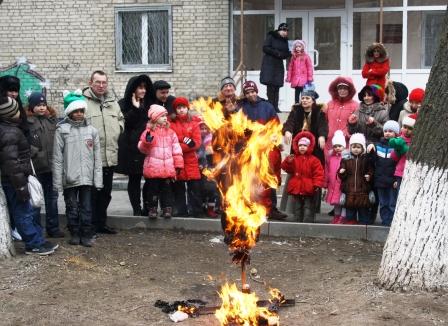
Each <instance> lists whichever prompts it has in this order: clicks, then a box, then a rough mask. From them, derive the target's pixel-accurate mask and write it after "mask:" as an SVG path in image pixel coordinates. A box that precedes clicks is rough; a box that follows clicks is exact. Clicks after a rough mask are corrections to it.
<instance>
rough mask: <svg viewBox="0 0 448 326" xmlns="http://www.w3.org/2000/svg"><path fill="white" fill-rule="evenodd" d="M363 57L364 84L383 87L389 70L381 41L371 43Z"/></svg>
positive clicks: (387, 58) (387, 59)
mask: <svg viewBox="0 0 448 326" xmlns="http://www.w3.org/2000/svg"><path fill="white" fill-rule="evenodd" d="M365 59H366V62H365V64H364V66H363V67H362V72H361V73H362V77H363V78H366V79H367V82H366V85H379V86H381V88H382V89H384V88H385V87H386V76H387V74H388V73H389V70H390V65H389V57H388V55H387V51H386V48H385V47H384V45H383V44H381V43H372V44H371V45H369V46H368V47H367V49H366V54H365ZM381 101H383V99H381Z"/></svg>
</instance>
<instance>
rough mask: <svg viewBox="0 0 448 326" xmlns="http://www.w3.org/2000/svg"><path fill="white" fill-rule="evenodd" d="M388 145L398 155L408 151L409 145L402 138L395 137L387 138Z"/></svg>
mask: <svg viewBox="0 0 448 326" xmlns="http://www.w3.org/2000/svg"><path fill="white" fill-rule="evenodd" d="M389 146H390V147H392V148H393V149H394V150H395V152H397V154H398V155H400V156H402V155H404V154H406V153H407V152H408V151H409V146H408V144H406V141H405V140H404V139H403V138H400V137H396V138H391V139H389Z"/></svg>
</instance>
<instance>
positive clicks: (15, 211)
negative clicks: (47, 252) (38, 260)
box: [2, 181, 45, 249]
mask: <svg viewBox="0 0 448 326" xmlns="http://www.w3.org/2000/svg"><path fill="white" fill-rule="evenodd" d="M2 187H3V191H4V192H5V196H6V202H7V204H8V210H9V214H10V215H11V218H12V219H13V220H14V223H15V226H16V228H17V230H18V231H19V234H20V236H21V237H22V239H23V241H24V242H25V248H26V249H33V248H39V247H40V246H41V245H42V244H43V243H44V242H45V239H44V237H43V235H42V228H41V227H40V225H39V224H37V223H36V220H35V218H34V208H33V207H32V206H31V203H30V201H29V200H27V201H21V200H19V199H18V198H17V195H16V191H15V190H14V187H13V186H12V185H11V184H10V183H9V182H5V181H3V182H2Z"/></svg>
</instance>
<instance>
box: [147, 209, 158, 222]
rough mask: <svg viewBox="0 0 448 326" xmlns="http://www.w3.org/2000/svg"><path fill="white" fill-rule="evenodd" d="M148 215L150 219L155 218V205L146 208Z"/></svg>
mask: <svg viewBox="0 0 448 326" xmlns="http://www.w3.org/2000/svg"><path fill="white" fill-rule="evenodd" d="M148 217H149V219H150V220H155V219H157V207H150V208H149V210H148Z"/></svg>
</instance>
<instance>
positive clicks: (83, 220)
mask: <svg viewBox="0 0 448 326" xmlns="http://www.w3.org/2000/svg"><path fill="white" fill-rule="evenodd" d="M64 200H65V211H66V215H67V224H68V229H69V230H70V233H71V234H72V235H82V236H85V237H91V236H92V235H93V230H92V187H91V186H79V187H72V188H67V189H64Z"/></svg>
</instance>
